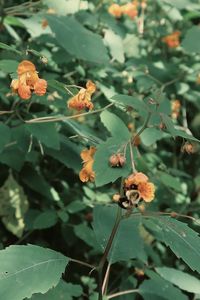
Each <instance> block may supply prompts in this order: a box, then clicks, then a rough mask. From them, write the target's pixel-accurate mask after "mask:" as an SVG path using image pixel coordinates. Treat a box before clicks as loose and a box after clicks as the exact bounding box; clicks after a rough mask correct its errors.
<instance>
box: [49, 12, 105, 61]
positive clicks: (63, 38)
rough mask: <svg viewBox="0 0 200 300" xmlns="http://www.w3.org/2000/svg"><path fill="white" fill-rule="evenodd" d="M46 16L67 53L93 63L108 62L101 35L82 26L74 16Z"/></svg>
mask: <svg viewBox="0 0 200 300" xmlns="http://www.w3.org/2000/svg"><path fill="white" fill-rule="evenodd" d="M46 18H47V20H48V23H49V26H50V27H51V30H52V31H53V33H54V34H55V37H56V39H57V41H58V43H59V44H60V45H61V46H62V47H63V48H64V49H65V50H66V51H67V52H68V53H70V54H71V55H73V56H75V57H76V58H79V59H83V60H86V61H90V62H94V63H107V62H108V55H107V51H106V47H105V46H104V44H103V41H102V39H101V37H100V36H99V35H97V34H95V33H93V32H91V31H89V30H87V29H86V28H84V27H83V26H82V25H81V24H80V23H79V22H78V21H77V20H76V19H75V18H74V17H63V16H61V17H57V16H50V15H48V16H47V17H46ZM61 28H62V30H60V29H61Z"/></svg>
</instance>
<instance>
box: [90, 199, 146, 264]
mask: <svg viewBox="0 0 200 300" xmlns="http://www.w3.org/2000/svg"><path fill="white" fill-rule="evenodd" d="M118 209H121V208H118V207H116V206H114V205H113V206H95V208H94V223H93V228H94V232H95V235H96V238H97V240H98V242H99V244H100V246H101V247H102V250H105V246H106V244H107V242H108V239H109V237H110V234H111V232H112V229H113V226H114V223H115V219H116V215H117V210H118ZM102 218H103V219H102ZM140 223H141V220H140V218H124V219H123V220H122V221H121V222H120V225H119V227H118V230H117V233H116V235H115V238H114V241H113V244H112V247H111V250H110V253H109V256H108V260H109V262H110V263H115V262H117V261H128V260H130V259H131V258H139V259H141V260H143V261H145V260H146V254H145V252H144V243H143V239H142V237H141V236H140Z"/></svg>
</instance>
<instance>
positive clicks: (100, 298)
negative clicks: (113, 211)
mask: <svg viewBox="0 0 200 300" xmlns="http://www.w3.org/2000/svg"><path fill="white" fill-rule="evenodd" d="M121 216H122V210H121V208H120V207H118V210H117V216H116V219H115V224H114V226H113V229H112V232H111V234H110V237H109V240H108V243H107V245H106V248H105V251H104V254H103V256H102V258H101V260H100V262H99V265H98V267H97V271H98V290H99V297H98V300H102V299H103V295H102V284H103V282H102V273H103V268H104V265H105V262H106V259H107V256H108V254H109V252H110V249H111V247H112V243H113V240H114V238H115V235H116V233H117V230H118V227H119V224H120V221H121Z"/></svg>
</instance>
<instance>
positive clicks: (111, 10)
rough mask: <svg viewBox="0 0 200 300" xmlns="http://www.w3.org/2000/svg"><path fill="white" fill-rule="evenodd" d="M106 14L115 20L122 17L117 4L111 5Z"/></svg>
mask: <svg viewBox="0 0 200 300" xmlns="http://www.w3.org/2000/svg"><path fill="white" fill-rule="evenodd" d="M108 12H109V13H110V14H111V15H113V16H114V17H116V18H120V17H121V15H122V9H121V6H120V5H119V4H116V3H113V4H111V5H110V7H109V8H108Z"/></svg>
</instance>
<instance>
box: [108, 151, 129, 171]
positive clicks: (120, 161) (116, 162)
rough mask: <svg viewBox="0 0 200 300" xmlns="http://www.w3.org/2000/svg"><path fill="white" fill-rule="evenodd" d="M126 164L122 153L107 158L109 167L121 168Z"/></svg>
mask: <svg viewBox="0 0 200 300" xmlns="http://www.w3.org/2000/svg"><path fill="white" fill-rule="evenodd" d="M125 162H126V158H125V156H124V155H123V154H122V153H117V154H113V155H111V157H110V158H109V163H110V165H111V167H114V168H115V167H123V166H124V164H125Z"/></svg>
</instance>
